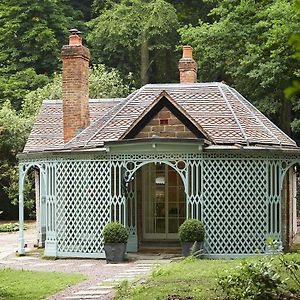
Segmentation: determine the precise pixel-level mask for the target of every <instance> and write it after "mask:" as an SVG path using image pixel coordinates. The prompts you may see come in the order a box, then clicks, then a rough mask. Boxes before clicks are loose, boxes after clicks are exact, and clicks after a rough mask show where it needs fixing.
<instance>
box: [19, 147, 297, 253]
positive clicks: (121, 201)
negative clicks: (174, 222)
mask: <svg viewBox="0 0 300 300" xmlns="http://www.w3.org/2000/svg"><path fill="white" fill-rule="evenodd" d="M297 159H298V158H297V157H296V156H293V155H290V156H288V155H282V156H279V155H269V156H268V155H262V154H257V155H256V154H240V153H239V154H237V153H231V154H222V153H216V152H215V153H197V154H193V153H189V154H187V153H174V154H172V153H166V154H162V153H157V154H155V153H151V154H149V153H145V154H123V155H108V154H103V155H92V154H90V155H89V156H88V155H85V159H84V160H83V159H82V157H81V156H80V155H69V156H68V157H67V156H65V157H64V156H60V157H58V156H57V157H56V158H52V157H49V158H45V159H43V160H38V159H35V160H34V159H32V160H28V161H23V162H22V164H20V166H21V169H20V170H21V172H20V174H21V175H20V176H25V175H24V174H26V170H28V168H29V167H30V166H32V165H37V164H38V165H39V168H40V169H41V171H42V174H43V176H42V178H43V180H42V185H41V198H42V201H45V205H43V207H44V208H45V212H44V213H45V217H46V225H47V226H46V231H47V232H46V252H47V253H51V255H58V256H61V255H63V256H78V257H95V256H97V257H99V254H101V255H102V256H101V257H103V243H102V237H101V231H102V229H103V227H104V226H105V224H106V223H107V222H109V221H110V220H117V221H119V222H121V223H123V224H125V225H127V227H128V229H129V230H130V235H131V237H130V239H129V240H130V241H131V246H132V249H135V248H134V245H136V248H137V245H138V241H139V239H140V237H139V236H138V232H139V228H137V226H141V225H139V223H138V222H137V212H138V211H137V206H138V203H137V198H136V195H135V191H136V187H135V186H133V183H134V181H132V179H133V177H134V176H135V172H137V170H138V169H139V168H141V167H142V166H143V165H145V164H148V163H165V164H168V165H169V166H171V167H172V168H174V169H175V170H176V171H177V172H178V173H179V174H180V176H181V179H182V181H183V184H184V190H185V193H186V199H187V200H186V201H187V203H186V204H187V205H186V208H187V210H186V217H187V218H197V219H200V220H203V222H204V224H205V228H206V236H205V254H206V255H208V256H219V257H221V256H222V257H228V256H237V255H247V254H248V255H249V254H254V253H257V252H265V251H266V248H265V239H266V238H267V237H268V236H272V237H275V238H277V239H278V240H281V238H282V182H283V177H284V175H285V173H286V171H287V170H288V168H289V167H290V166H291V165H292V164H293V163H295V161H297ZM43 199H44V200H43ZM134 243H135V244H134ZM47 247H48V248H49V249H48V248H47Z"/></svg>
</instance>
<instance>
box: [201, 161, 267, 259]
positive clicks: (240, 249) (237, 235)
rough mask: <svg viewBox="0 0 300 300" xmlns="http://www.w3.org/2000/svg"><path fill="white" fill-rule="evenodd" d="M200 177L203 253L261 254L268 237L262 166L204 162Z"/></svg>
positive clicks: (258, 164) (264, 178) (245, 163)
mask: <svg viewBox="0 0 300 300" xmlns="http://www.w3.org/2000/svg"><path fill="white" fill-rule="evenodd" d="M203 174H204V179H203V204H204V213H203V221H204V223H205V227H206V245H205V248H206V252H207V253H210V254H250V253H256V252H257V251H259V252H264V250H265V246H264V241H265V238H266V234H267V232H266V227H267V207H266V202H267V199H266V192H267V190H266V189H267V176H266V166H265V163H264V162H263V161H258V160H245V161H244V160H237V159H232V160H222V159H214V160H205V161H204V172H203Z"/></svg>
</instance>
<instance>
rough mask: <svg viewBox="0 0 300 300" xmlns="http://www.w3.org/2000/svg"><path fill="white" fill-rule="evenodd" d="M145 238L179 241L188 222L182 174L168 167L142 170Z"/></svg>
mask: <svg viewBox="0 0 300 300" xmlns="http://www.w3.org/2000/svg"><path fill="white" fill-rule="evenodd" d="M142 182H143V185H144V187H143V237H144V239H146V240H147V239H148V240H153V239H155V240H156V239H169V240H177V239H178V227H179V226H180V225H181V224H182V223H183V221H184V220H185V212H186V208H185V192H184V186H183V182H182V180H181V177H180V175H179V174H178V173H177V172H176V171H175V170H174V169H173V168H172V167H170V166H168V165H166V164H160V163H157V164H154V163H151V164H148V165H146V166H144V167H143V180H142Z"/></svg>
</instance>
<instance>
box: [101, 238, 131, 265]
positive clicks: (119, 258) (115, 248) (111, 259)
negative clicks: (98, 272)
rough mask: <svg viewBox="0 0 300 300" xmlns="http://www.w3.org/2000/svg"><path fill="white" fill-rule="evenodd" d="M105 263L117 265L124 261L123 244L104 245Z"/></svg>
mask: <svg viewBox="0 0 300 300" xmlns="http://www.w3.org/2000/svg"><path fill="white" fill-rule="evenodd" d="M104 251H105V256H106V262H107V263H108V264H117V263H120V262H123V261H124V260H125V252H126V244H125V243H107V244H105V245H104Z"/></svg>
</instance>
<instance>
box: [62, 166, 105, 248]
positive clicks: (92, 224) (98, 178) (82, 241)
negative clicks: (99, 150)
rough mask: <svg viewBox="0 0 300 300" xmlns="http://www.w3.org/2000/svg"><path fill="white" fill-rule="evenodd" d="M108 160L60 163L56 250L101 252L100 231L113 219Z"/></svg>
mask: <svg viewBox="0 0 300 300" xmlns="http://www.w3.org/2000/svg"><path fill="white" fill-rule="evenodd" d="M109 173H110V167H109V162H108V161H68V162H60V163H58V164H57V178H58V180H57V187H56V194H57V195H56V199H57V205H56V208H57V211H56V216H57V223H56V224H57V251H58V252H73V253H101V252H102V251H103V241H102V237H101V232H102V229H103V227H104V226H105V224H106V223H107V222H109V221H110V174H109Z"/></svg>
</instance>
